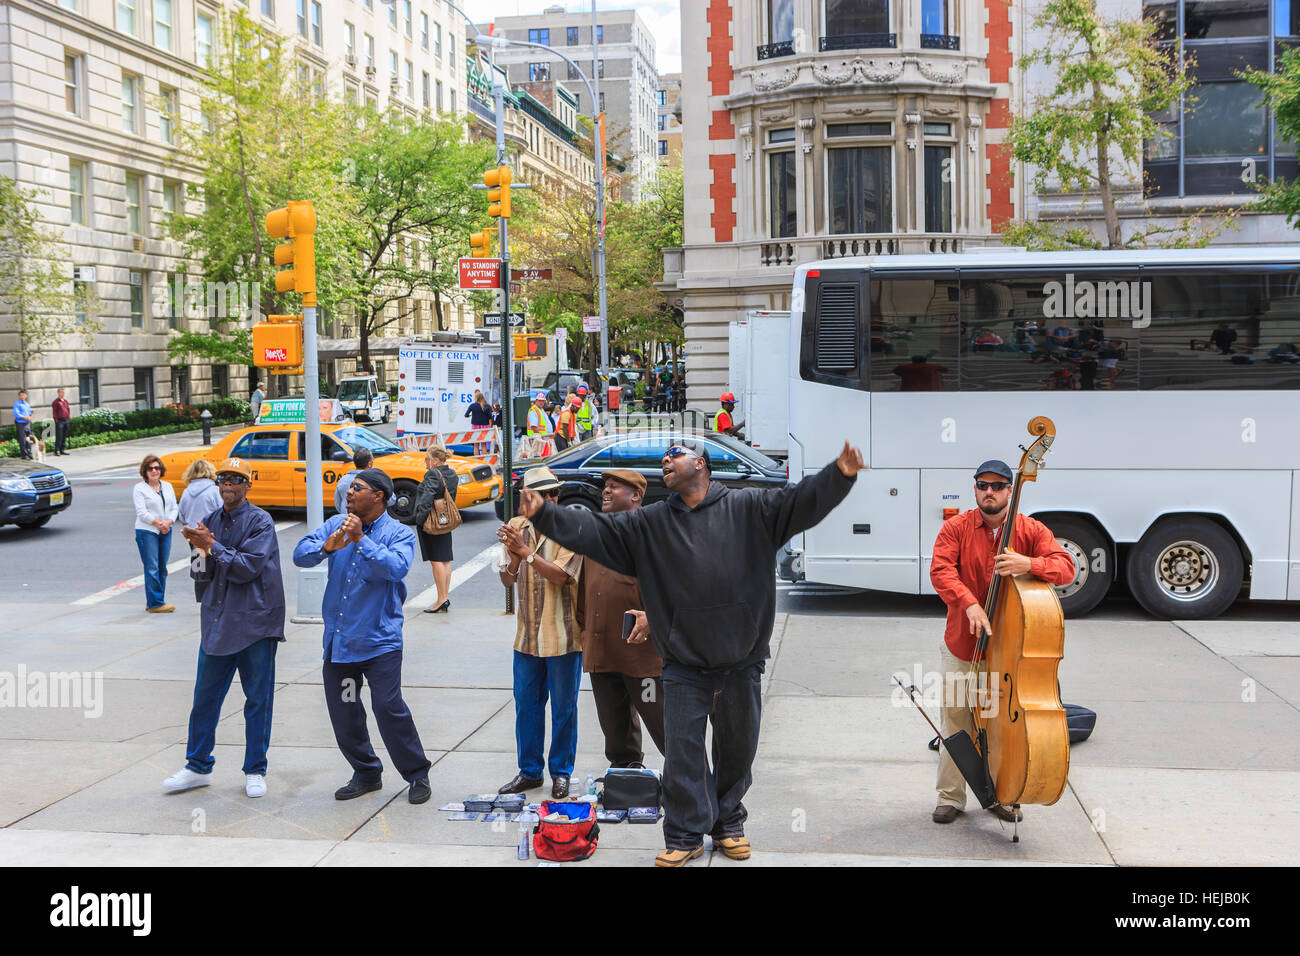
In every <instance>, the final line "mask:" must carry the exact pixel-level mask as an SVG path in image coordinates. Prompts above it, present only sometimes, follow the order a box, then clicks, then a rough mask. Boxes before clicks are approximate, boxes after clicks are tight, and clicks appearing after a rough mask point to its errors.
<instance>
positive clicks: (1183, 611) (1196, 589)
mask: <svg viewBox="0 0 1300 956" xmlns="http://www.w3.org/2000/svg"><path fill="white" fill-rule="evenodd" d="M1244 573H1245V562H1244V561H1243V560H1242V556H1241V549H1240V548H1239V547H1237V542H1236V541H1235V540H1234V539H1233V537H1232V535H1231V534H1229V533H1228V532H1227V531H1225V530H1224V529H1223V528H1222V527H1221V526H1220V525H1218V524H1216V523H1215V522H1213V521H1211V520H1210V519H1208V518H1198V517H1182V516H1178V517H1171V518H1163V519H1161V520H1160V521H1157V522H1156V523H1155V524H1154V525H1152V526H1151V527H1150V528H1149V529H1148V530H1147V533H1146V534H1144V535H1142V538H1141V540H1139V541H1138V543H1137V544H1136V545H1134V546H1133V550H1132V551H1130V552H1129V557H1128V586H1129V590H1130V591H1131V592H1132V593H1133V597H1135V598H1137V602H1138V603H1139V604H1141V605H1142V607H1144V608H1145V609H1146V610H1147V611H1148V612H1149V613H1150V614H1153V615H1154V616H1156V617H1160V618H1169V619H1175V620H1178V619H1186V618H1211V617H1218V616H1219V615H1220V614H1222V613H1223V612H1224V611H1226V610H1227V609H1228V606H1229V605H1230V604H1232V602H1233V601H1234V600H1236V598H1237V595H1238V593H1240V591H1241V583H1242V580H1243V576H1244Z"/></svg>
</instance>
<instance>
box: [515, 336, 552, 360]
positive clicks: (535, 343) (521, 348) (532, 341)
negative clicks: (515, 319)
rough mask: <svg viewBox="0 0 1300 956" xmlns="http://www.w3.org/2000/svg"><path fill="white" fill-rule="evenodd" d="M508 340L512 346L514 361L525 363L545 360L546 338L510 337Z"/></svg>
mask: <svg viewBox="0 0 1300 956" xmlns="http://www.w3.org/2000/svg"><path fill="white" fill-rule="evenodd" d="M510 338H511V340H512V342H511V344H512V345H513V346H514V352H515V361H517V362H527V361H529V360H531V359H544V358H546V336H544V335H512V336H510Z"/></svg>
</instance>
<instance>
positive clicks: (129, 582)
mask: <svg viewBox="0 0 1300 956" xmlns="http://www.w3.org/2000/svg"><path fill="white" fill-rule="evenodd" d="M299 524H302V522H301V521H277V522H276V525H275V533H276V534H280V533H282V532H284V531H288V530H289V529H290V528H292V527H293V526H294V525H299ZM189 566H190V559H189V557H184V558H180V559H179V560H176V561H173V562H172V563H171V564H169V565H167V573H168V574H175V573H176V572H177V571H179V570H180V569H181V568H188V567H189ZM143 586H144V575H143V574H137V575H136V576H135V577H133V578H127V579H126V580H125V581H118V582H117V583H116V584H114V585H113V586H112V587H108V588H104V590H102V591H96V592H95V593H94V594H88V595H86V596H85V597H83V598H77V600H75V601H73V602H72V603H73V605H74V606H77V607H89V606H91V605H93V604H99V603H101V602H103V601H107V600H109V599H110V598H115V597H117V596H118V595H119V594H126V593H127V592H129V591H134V590H135V589H136V588H138V587H143Z"/></svg>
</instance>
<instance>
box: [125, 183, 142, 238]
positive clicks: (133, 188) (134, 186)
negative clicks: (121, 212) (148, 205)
mask: <svg viewBox="0 0 1300 956" xmlns="http://www.w3.org/2000/svg"><path fill="white" fill-rule="evenodd" d="M140 213H141V206H140V177H139V176H136V175H135V174H133V173H127V174H126V231H127V232H129V233H130V234H131V235H133V236H139V235H142V233H143V230H142V228H141V227H142V225H143V223H142V221H141V215H140Z"/></svg>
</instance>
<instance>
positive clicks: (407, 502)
mask: <svg viewBox="0 0 1300 956" xmlns="http://www.w3.org/2000/svg"><path fill="white" fill-rule="evenodd" d="M418 488H419V485H417V484H416V483H415V482H413V481H406V480H404V479H399V480H398V481H395V482H393V497H394V499H395V500H394V501H393V504H392V505H391V506H390V507H389V509H388V514H389V516H390V517H393V518H396V519H397V520H398V521H401V520H402V519H403V518H409V517H410V516H411V513H412V512H413V511H414V510H415V492H416V490H417V489H418Z"/></svg>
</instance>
